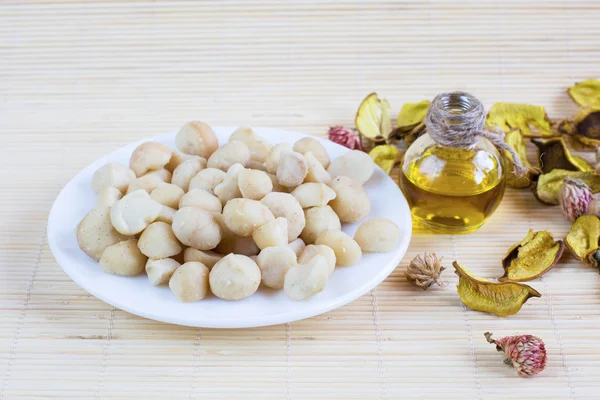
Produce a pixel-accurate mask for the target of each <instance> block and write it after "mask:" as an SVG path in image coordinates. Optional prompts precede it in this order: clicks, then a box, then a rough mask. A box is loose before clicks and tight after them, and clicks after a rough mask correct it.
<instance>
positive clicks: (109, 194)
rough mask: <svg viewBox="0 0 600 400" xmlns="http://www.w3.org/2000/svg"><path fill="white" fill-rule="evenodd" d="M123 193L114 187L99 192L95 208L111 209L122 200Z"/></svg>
mask: <svg viewBox="0 0 600 400" xmlns="http://www.w3.org/2000/svg"><path fill="white" fill-rule="evenodd" d="M122 197H123V193H121V191H120V190H119V189H117V188H116V187H114V186H107V187H105V188H104V189H102V190H101V191H99V192H98V196H96V205H95V206H94V207H95V208H110V207H112V205H113V204H115V203H116V202H117V200H121V198H122Z"/></svg>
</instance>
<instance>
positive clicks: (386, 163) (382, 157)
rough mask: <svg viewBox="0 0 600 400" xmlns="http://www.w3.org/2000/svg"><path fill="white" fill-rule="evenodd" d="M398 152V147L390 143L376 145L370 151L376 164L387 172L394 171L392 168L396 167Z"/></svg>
mask: <svg viewBox="0 0 600 400" xmlns="http://www.w3.org/2000/svg"><path fill="white" fill-rule="evenodd" d="M398 154H399V151H398V149H396V148H395V147H394V146H392V145H390V144H383V145H381V146H375V147H373V149H372V150H371V151H370V152H369V155H370V156H371V158H372V159H373V161H375V164H377V165H378V166H379V167H380V168H381V169H382V170H384V171H385V172H386V173H387V174H389V173H390V172H391V171H392V168H394V165H395V164H396V162H397V160H398Z"/></svg>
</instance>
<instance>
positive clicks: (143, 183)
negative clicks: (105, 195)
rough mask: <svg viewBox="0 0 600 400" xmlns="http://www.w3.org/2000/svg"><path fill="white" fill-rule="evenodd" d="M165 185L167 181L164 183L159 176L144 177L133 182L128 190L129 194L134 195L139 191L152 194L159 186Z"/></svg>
mask: <svg viewBox="0 0 600 400" xmlns="http://www.w3.org/2000/svg"><path fill="white" fill-rule="evenodd" d="M162 185H165V181H163V180H162V179H160V178H159V177H158V176H156V175H144V176H142V177H140V178H137V179H135V180H133V181H132V182H131V183H130V184H129V187H128V188H127V193H126V194H129V193H133V192H135V191H137V190H144V191H146V192H147V193H148V194H150V193H152V191H153V190H154V189H156V188H157V187H159V186H162Z"/></svg>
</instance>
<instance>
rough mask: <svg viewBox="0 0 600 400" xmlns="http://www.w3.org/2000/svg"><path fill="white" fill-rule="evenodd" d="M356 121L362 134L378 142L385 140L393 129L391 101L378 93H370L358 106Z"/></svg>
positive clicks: (357, 127)
mask: <svg viewBox="0 0 600 400" xmlns="http://www.w3.org/2000/svg"><path fill="white" fill-rule="evenodd" d="M354 122H355V124H356V129H357V130H358V132H359V133H360V134H361V135H362V136H364V137H366V138H368V139H370V140H373V141H376V142H378V143H383V142H385V140H386V139H387V138H388V137H389V136H390V133H391V131H392V120H391V111H390V105H389V103H388V102H387V100H385V99H379V97H377V93H371V94H369V95H368V96H367V97H365V99H364V100H363V101H362V103H361V104H360V106H359V107H358V111H357V112H356V118H355V121H354Z"/></svg>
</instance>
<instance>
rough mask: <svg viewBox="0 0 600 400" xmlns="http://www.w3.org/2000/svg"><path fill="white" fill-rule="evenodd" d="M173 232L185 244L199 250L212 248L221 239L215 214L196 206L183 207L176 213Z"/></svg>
mask: <svg viewBox="0 0 600 400" xmlns="http://www.w3.org/2000/svg"><path fill="white" fill-rule="evenodd" d="M173 233H175V236H176V237H177V239H179V241H180V242H181V243H183V244H184V245H186V246H189V247H193V248H195V249H199V250H212V249H214V248H215V247H217V245H218V244H219V242H220V241H221V228H220V227H219V224H218V223H217V221H216V220H215V218H214V217H213V215H212V214H211V213H210V212H208V211H206V210H203V209H201V208H196V207H183V208H180V209H179V210H178V211H177V212H176V213H175V217H174V218H173Z"/></svg>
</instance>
